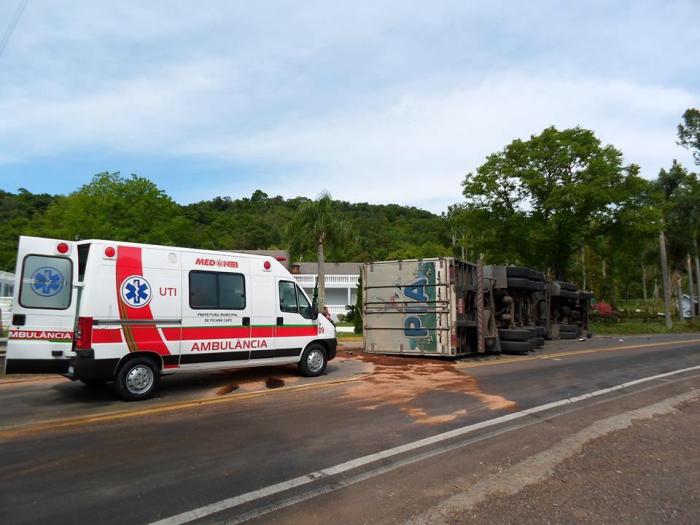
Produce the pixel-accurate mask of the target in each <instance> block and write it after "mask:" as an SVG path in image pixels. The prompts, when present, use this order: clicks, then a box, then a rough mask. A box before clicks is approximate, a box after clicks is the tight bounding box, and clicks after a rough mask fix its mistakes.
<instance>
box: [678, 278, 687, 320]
mask: <svg viewBox="0 0 700 525" xmlns="http://www.w3.org/2000/svg"><path fill="white" fill-rule="evenodd" d="M677 275H678V280H677V282H678V286H676V293H677V294H678V295H677V297H676V299H678V301H677V303H678V320H679V321H680V322H681V323H682V322H683V321H685V318H684V317H683V276H682V275H681V272H677Z"/></svg>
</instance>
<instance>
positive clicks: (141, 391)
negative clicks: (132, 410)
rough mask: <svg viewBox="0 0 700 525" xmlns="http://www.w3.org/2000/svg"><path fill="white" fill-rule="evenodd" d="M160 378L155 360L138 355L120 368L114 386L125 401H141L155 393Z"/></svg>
mask: <svg viewBox="0 0 700 525" xmlns="http://www.w3.org/2000/svg"><path fill="white" fill-rule="evenodd" d="M159 379H160V371H159V370H158V368H157V367H156V365H155V364H154V363H153V361H152V360H151V359H148V358H146V357H137V358H135V359H131V360H129V361H127V362H126V363H124V364H123V365H122V366H121V367H120V368H119V371H118V372H117V377H116V378H115V380H114V386H115V388H116V390H117V394H119V397H121V398H122V399H123V400H124V401H140V400H142V399H147V398H149V397H150V396H151V395H152V394H153V391H154V390H155V389H156V386H157V385H158V380H159Z"/></svg>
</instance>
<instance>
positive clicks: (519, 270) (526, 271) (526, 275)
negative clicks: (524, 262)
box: [506, 266, 535, 279]
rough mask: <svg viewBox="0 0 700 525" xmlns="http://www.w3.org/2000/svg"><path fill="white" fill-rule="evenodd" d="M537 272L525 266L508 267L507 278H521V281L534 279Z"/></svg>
mask: <svg viewBox="0 0 700 525" xmlns="http://www.w3.org/2000/svg"><path fill="white" fill-rule="evenodd" d="M534 274H535V272H533V271H532V270H531V269H530V268H526V267H525V266H506V277H508V278H509V279H510V278H511V277H519V278H521V279H532V278H533V277H534Z"/></svg>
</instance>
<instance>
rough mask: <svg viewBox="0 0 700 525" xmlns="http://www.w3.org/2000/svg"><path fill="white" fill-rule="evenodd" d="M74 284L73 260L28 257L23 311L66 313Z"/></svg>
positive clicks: (21, 294) (24, 267)
mask: <svg viewBox="0 0 700 525" xmlns="http://www.w3.org/2000/svg"><path fill="white" fill-rule="evenodd" d="M72 283H73V263H72V262H71V260H70V259H67V258H65V257H53V256H50V255H27V256H26V257H25V258H24V261H23V262H22V282H21V285H20V290H19V304H20V305H21V306H23V307H24V308H41V309H44V310H65V309H66V308H68V307H69V306H70V303H71V291H72V286H71V284H72Z"/></svg>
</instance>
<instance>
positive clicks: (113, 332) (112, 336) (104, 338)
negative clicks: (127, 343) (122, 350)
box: [92, 328, 122, 343]
mask: <svg viewBox="0 0 700 525" xmlns="http://www.w3.org/2000/svg"><path fill="white" fill-rule="evenodd" d="M92 342H93V343H121V342H122V331H121V328H101V329H99V330H97V329H96V330H93V331H92Z"/></svg>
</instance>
